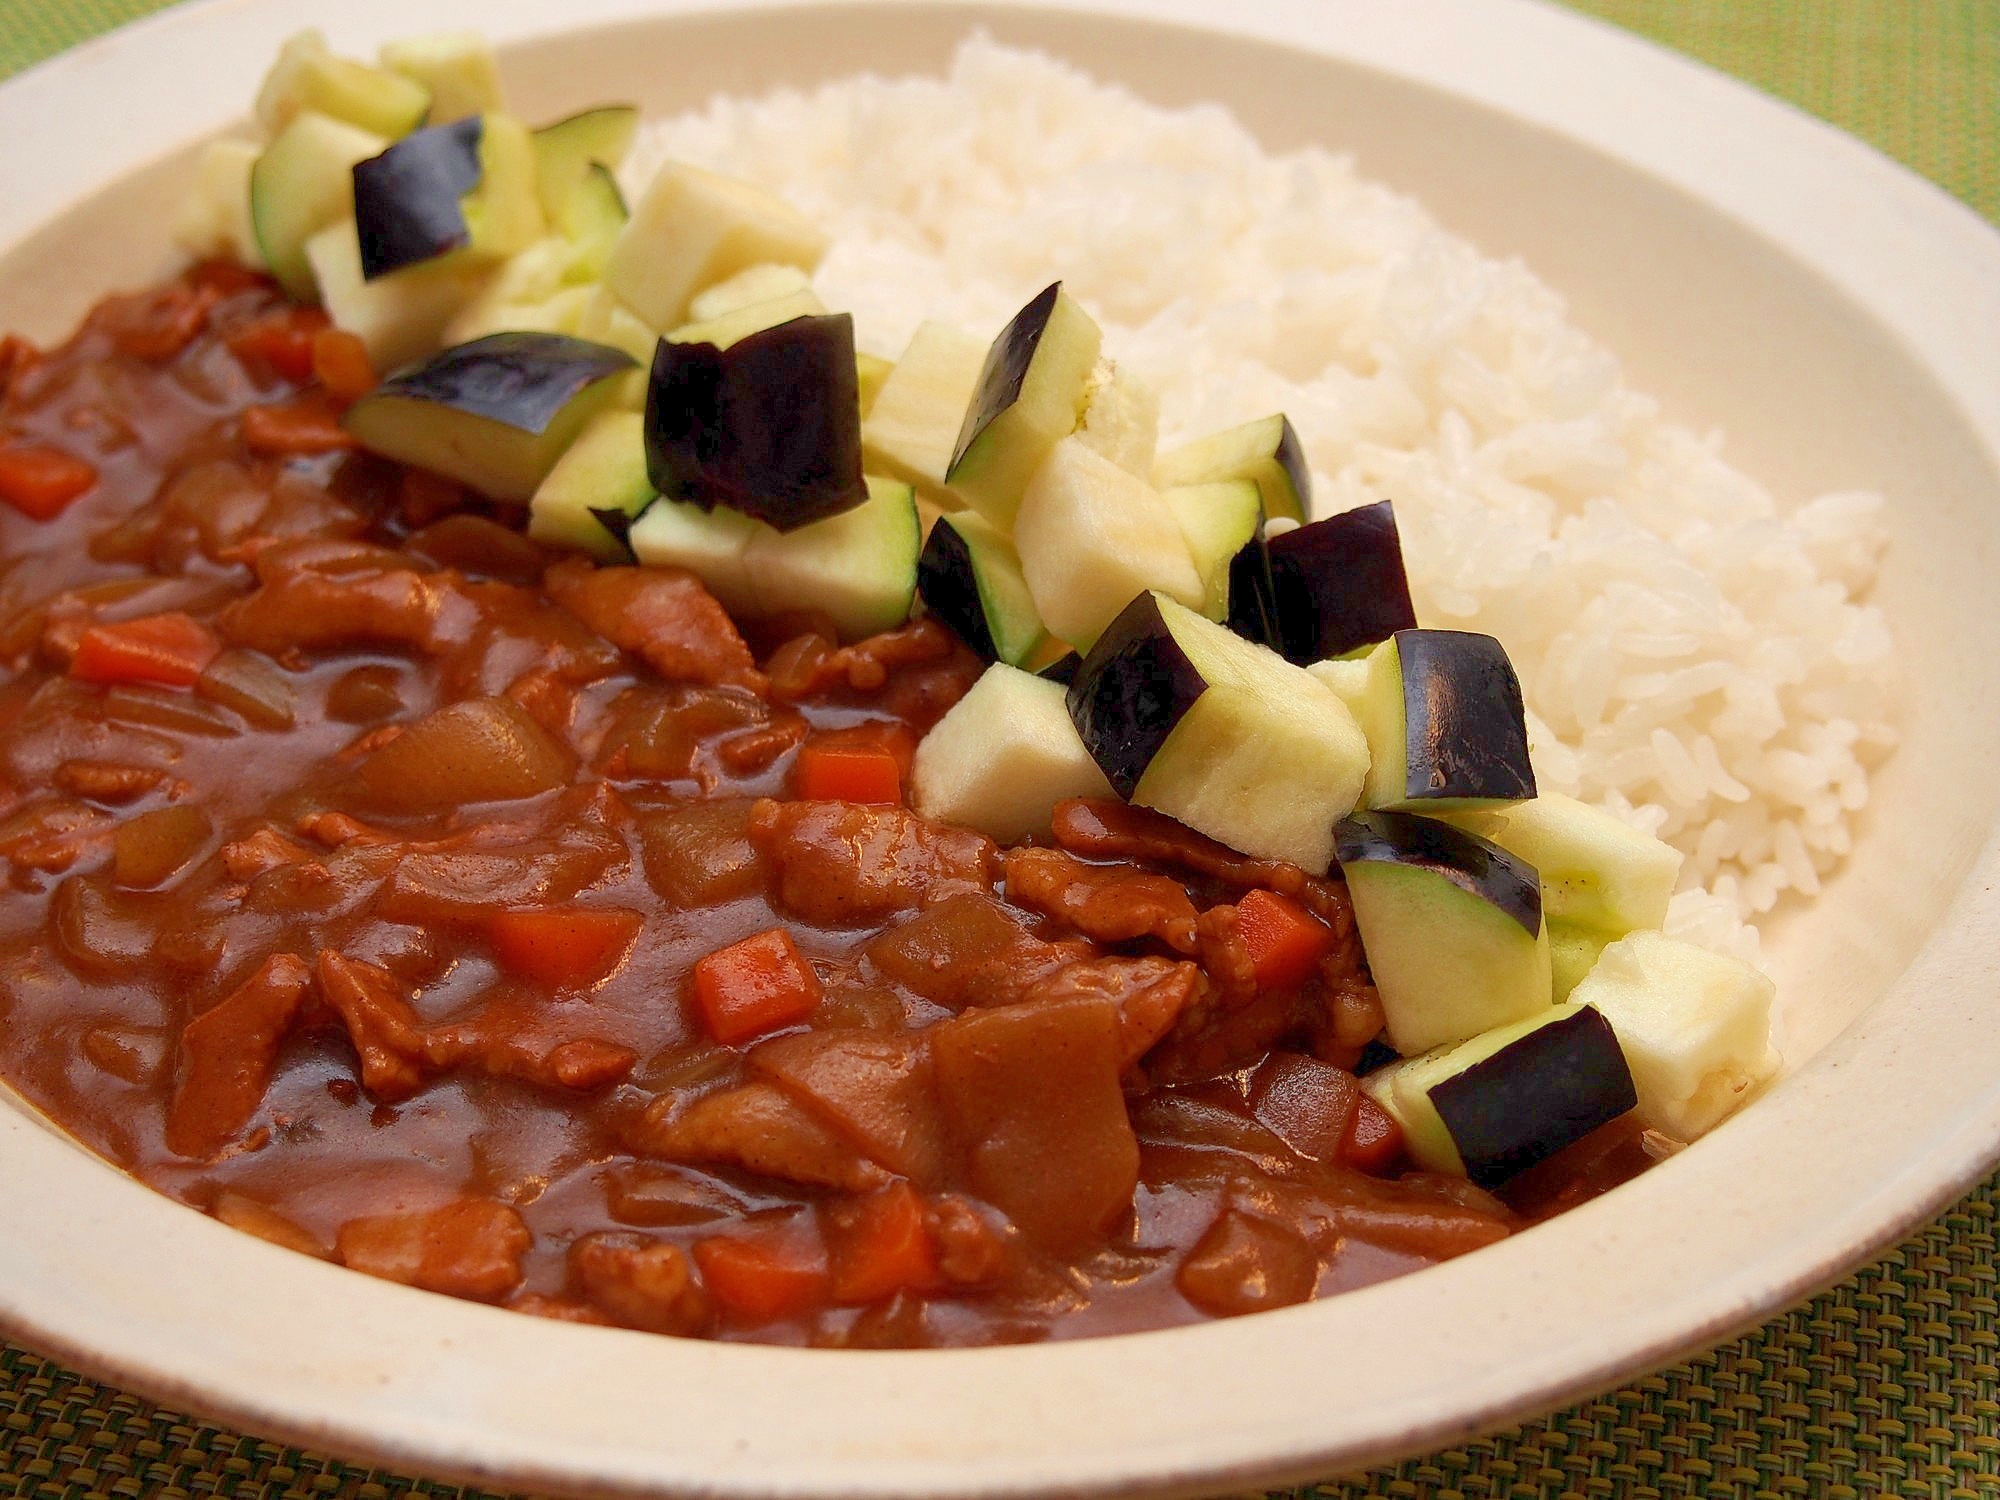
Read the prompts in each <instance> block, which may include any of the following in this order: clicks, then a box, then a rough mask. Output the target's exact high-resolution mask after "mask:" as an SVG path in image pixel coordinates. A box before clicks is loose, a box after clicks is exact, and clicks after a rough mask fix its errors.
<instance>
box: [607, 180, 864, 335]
mask: <svg viewBox="0 0 2000 1500" xmlns="http://www.w3.org/2000/svg"><path fill="white" fill-rule="evenodd" d="M826 247H827V238H826V235H825V234H824V233H823V232H822V231H821V230H820V228H819V226H818V225H816V224H814V223H813V222H812V221H811V220H810V219H808V218H806V216H805V215H804V214H802V213H800V212H799V211H798V210H797V209H795V208H793V207H792V206H791V205H790V204H788V203H786V202H784V201H783V200H782V199H780V198H777V197H774V196H773V195H771V194H770V193H767V192H765V191H764V190H763V189H762V188H760V187H756V186H753V185H752V184H750V183H747V182H739V181H736V180H735V179H733V178H728V177H719V176H717V175H716V174H715V173H713V172H704V171H703V170H701V169H700V168H699V167H691V166H687V165H686V164H684V163H681V162H668V163H667V164H666V165H665V166H663V167H661V168H660V170H659V172H658V173H656V174H655V175H654V178H653V182H652V185H651V186H650V187H648V188H647V189H646V192H645V194H644V196H642V197H641V198H640V199H639V201H638V202H637V203H636V204H634V205H633V207H632V218H631V222H630V223H628V224H627V225H626V226H625V232H624V233H623V234H621V235H619V237H618V242H617V244H616V245H614V246H613V247H612V250H611V259H610V261H609V263H608V264H607V265H606V266H605V269H604V284H605V285H606V286H608V287H609V288H610V289H611V290H612V291H613V292H614V293H615V294H616V295H617V296H618V299H619V300H620V301H621V302H623V303H624V304H625V305H626V306H628V307H630V308H631V309H632V310H633V311H634V312H635V313H637V314H638V315H639V316H640V317H641V318H643V319H644V320H645V321H646V322H647V323H648V324H649V325H650V326H652V327H654V328H657V329H660V330H662V331H664V330H666V329H669V328H673V327H676V326H677V325H679V324H681V323H684V322H686V321H687V315H688V305H689V303H690V302H691V301H692V300H693V298H694V296H695V294H696V293H698V292H700V291H702V290H703V289H704V288H706V287H711V286H714V285H715V284H716V283H717V282H719V281H726V280H727V279H728V278H730V277H731V276H734V275H736V274H737V273H738V272H739V271H743V270H746V269H747V268H749V267H751V266H758V265H773V264H776V265H792V266H797V267H798V268H799V269H800V270H803V271H811V270H812V269H813V268H814V267H816V266H817V265H818V264H819V262H820V257H821V256H823V255H825V254H826Z"/></svg>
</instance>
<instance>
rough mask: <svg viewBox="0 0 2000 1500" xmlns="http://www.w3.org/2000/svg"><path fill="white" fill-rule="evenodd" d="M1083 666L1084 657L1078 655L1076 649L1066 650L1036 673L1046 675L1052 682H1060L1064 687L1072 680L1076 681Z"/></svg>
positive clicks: (1038, 675) (1039, 675)
mask: <svg viewBox="0 0 2000 1500" xmlns="http://www.w3.org/2000/svg"><path fill="white" fill-rule="evenodd" d="M1082 666H1083V658H1082V657H1080V656H1078V655H1077V654H1076V653H1075V652H1074V651H1065V652H1064V653H1063V654H1062V655H1061V656H1058V657H1057V658H1056V659H1055V660H1054V661H1052V662H1050V663H1049V664H1048V665H1047V666H1046V667H1043V668H1042V669H1041V671H1039V672H1037V673H1036V674H1035V675H1036V676H1037V677H1046V678H1048V680H1049V681H1050V682H1060V683H1061V684H1062V685H1063V686H1064V687H1068V686H1069V685H1070V684H1071V683H1072V682H1075V681H1076V674H1077V672H1078V671H1079V670H1080V669H1081V668H1082Z"/></svg>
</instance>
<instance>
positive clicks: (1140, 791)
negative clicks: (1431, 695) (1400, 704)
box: [1069, 593, 1367, 874]
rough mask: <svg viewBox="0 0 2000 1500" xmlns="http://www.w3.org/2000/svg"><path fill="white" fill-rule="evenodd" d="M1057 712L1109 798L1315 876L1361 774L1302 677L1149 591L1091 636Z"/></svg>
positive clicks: (1361, 745) (1355, 737) (1339, 712)
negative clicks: (1063, 709) (1064, 715)
mask: <svg viewBox="0 0 2000 1500" xmlns="http://www.w3.org/2000/svg"><path fill="white" fill-rule="evenodd" d="M1069 710H1070V717H1071V719H1072V720H1074V721H1075V723H1076V727H1077V731H1078V733H1079V734H1081V735H1082V737H1083V742H1084V744H1085V746H1086V747H1088V748H1089V750H1090V753H1091V755H1092V757H1093V758H1094V759H1095V760H1096V761H1097V764H1098V765H1099V767H1101V768H1102V769H1103V771H1104V773H1105V776H1106V777H1107V778H1108V779H1109V780H1110V782H1111V784H1112V786H1114V787H1115V788H1116V789H1117V790H1118V792H1119V794H1120V795H1122V796H1125V797H1128V798H1130V799H1131V800H1132V801H1133V802H1136V803H1139V804H1140V805H1142V806H1145V807H1151V808H1154V809H1156V810H1158V811H1160V812H1163V813H1166V814H1167V815H1168V816H1169V817H1174V818H1178V819H1180V820H1181V822H1183V823H1185V824H1187V825H1188V826H1189V827H1190V828H1193V829H1195V830H1196V831H1197V832H1200V833H1205V834H1207V835H1208V836H1209V837H1210V838H1213V839H1217V840H1219V841H1220V842H1222V843H1225V844H1227V845H1229V846H1230V847H1231V848H1233V849H1237V850H1240V851H1241V852H1243V853H1245V854H1251V855H1255V856H1258V857H1260V858H1266V859H1283V860H1289V861H1291V862H1292V863H1294V864H1297V865H1300V866H1302V867H1303V868H1305V869H1307V870H1309V871H1311V872H1312V873H1314V874H1320V873H1322V872H1324V871H1325V869H1326V868H1327V865H1328V863H1329V862H1330V860H1331V857H1332V854H1333V827H1334V824H1335V822H1336V821H1337V820H1338V819H1340V818H1342V817H1344V816H1345V815H1346V814H1347V813H1348V812H1349V811H1350V810H1351V809H1352V808H1353V806H1354V801H1355V797H1356V795H1357V793H1358V791H1359V788H1360V785H1361V778H1362V776H1363V774H1364V772H1365V770H1366V766H1367V745H1366V742H1365V741H1364V740H1363V739H1362V737H1361V732H1360V730H1359V729H1357V728H1356V727H1355V724H1354V719H1353V716H1352V715H1350V714H1349V713H1348V711H1347V708H1346V706H1345V705H1344V704H1343V703H1341V701H1340V700H1339V699H1338V698H1336V697H1334V695H1333V694H1332V693H1331V692H1329V691H1328V690H1327V689H1326V688H1325V687H1324V686H1323V685H1321V684H1320V683H1319V682H1317V681H1316V680H1314V678H1313V677H1312V676H1311V675H1309V674H1308V673H1307V672H1305V671H1304V670H1303V669H1301V668H1299V667H1295V666H1293V665H1292V664H1291V663H1289V662H1287V661H1285V660H1284V659H1283V658H1282V657H1280V656H1278V655H1277V654H1275V653H1274V652H1271V651H1268V650H1266V649H1265V648H1263V647H1262V646H1258V645H1254V644H1252V643H1251V642H1249V641H1246V640H1244V639H1243V638H1242V637H1241V636H1237V635H1233V634H1231V633H1230V632H1229V631H1228V630H1226V629H1224V628H1223V627H1222V626H1220V625H1217V624H1215V623H1214V622H1213V621H1210V620H1206V619H1204V618H1203V617H1202V616H1200V615H1198V614H1196V613H1195V612H1194V611H1193V610H1191V609H1188V608H1186V607H1185V606H1183V605H1180V604H1177V603H1175V602H1174V601H1173V600H1172V599H1169V598H1167V597H1165V596H1164V595H1161V594H1158V593H1147V594H1142V595H1140V596H1139V597H1138V598H1137V599H1135V600H1133V601H1132V603H1131V604H1130V605H1129V606H1128V607H1127V608H1126V610H1125V611H1124V613H1123V614H1121V615H1120V616H1119V617H1118V619H1117V620H1115V621H1113V622H1112V625H1111V627H1110V628H1109V629H1108V630H1106V631H1105V632H1104V633H1103V635H1102V636H1100V637H1099V638H1098V641H1097V644H1096V645H1094V646H1093V647H1092V648H1091V650H1090V652H1089V654H1088V655H1087V656H1086V657H1085V658H1084V661H1083V665H1082V666H1081V667H1079V668H1078V670H1077V674H1076V679H1075V681H1074V682H1072V683H1071V684H1070V688H1069Z"/></svg>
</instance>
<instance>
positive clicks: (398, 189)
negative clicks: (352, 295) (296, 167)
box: [354, 115, 486, 281]
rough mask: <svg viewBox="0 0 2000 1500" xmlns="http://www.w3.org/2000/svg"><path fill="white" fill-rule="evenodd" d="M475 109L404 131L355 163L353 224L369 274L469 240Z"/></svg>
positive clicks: (479, 125)
mask: <svg viewBox="0 0 2000 1500" xmlns="http://www.w3.org/2000/svg"><path fill="white" fill-rule="evenodd" d="M485 130H486V126H485V121H484V120H482V119H481V118H480V117H479V116H478V115H474V116H472V117H471V118H469V119H464V120H459V121H457V122H456V123H454V124H450V125H433V126H432V127H431V128H430V129H428V130H419V131H416V132H414V133H413V134H411V135H407V136H404V137H403V139H401V140H400V141H397V142H396V143H395V144H394V145H393V146H391V147H390V148H389V149H388V150H387V151H384V152H383V153H382V154H381V155H380V156H371V157H370V158H368V160H366V161H361V162H356V163H355V164H354V224H355V229H356V231H357V233H358V234H359V236H360V241H361V273H362V276H363V277H364V278H365V279H366V280H369V281H373V280H374V279H375V278H376V277H378V276H385V275H387V274H388V273H389V272H391V271H395V270H400V269H401V268H402V267H404V266H410V265H415V264H417V263H418V262H419V261H425V260H431V259H433V258H435V257H437V256H440V255H444V254H446V253H448V252H449V251H452V250H457V249H461V248H463V247H464V246H466V245H469V244H471V243H472V231H471V229H470V228H468V227H467V225H466V222H465V205H464V202H463V200H464V198H465V195H466V194H467V193H470V192H471V191H472V190H473V189H474V188H476V187H478V186H479V180H480V178H481V176H482V175H483V170H484V169H483V168H482V167H481V165H480V160H479V143H480V140H481V139H482V137H483V136H484V135H485Z"/></svg>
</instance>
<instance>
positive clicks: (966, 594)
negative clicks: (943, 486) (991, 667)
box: [917, 516, 1000, 662]
mask: <svg viewBox="0 0 2000 1500" xmlns="http://www.w3.org/2000/svg"><path fill="white" fill-rule="evenodd" d="M917 597H918V598H920V599H922V600H923V601H924V608H925V609H926V610H927V611H928V612H930V613H931V614H933V615H935V616H937V618H938V619H940V620H942V621H944V623H945V624H946V625H947V626H949V627H950V629H951V632H952V634H954V635H956V636H957V637H958V638H959V639H960V640H961V641H964V642H965V644H966V646H967V647H968V648H970V650H971V652H972V654H973V655H974V656H976V657H978V658H979V659H980V660H981V661H985V662H993V661H998V660H999V659H1000V648H999V647H998V646H996V645H995V644H994V643H993V629H992V627H991V626H990V625H988V624H987V622H986V606H985V604H984V603H982V602H981V601H980V598H979V579H978V577H977V575H976V574H974V572H973V571H972V553H971V551H970V550H969V549H968V548H967V547H966V545H965V538H964V537H962V536H960V535H959V534H958V528H957V527H955V526H953V525H952V524H951V518H950V517H948V516H947V517H943V518H941V519H940V520H939V521H938V523H937V524H936V525H935V526H933V527H931V534H930V535H929V536H928V537H926V538H925V539H924V550H923V551H922V552H921V553H919V554H918V556H917Z"/></svg>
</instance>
